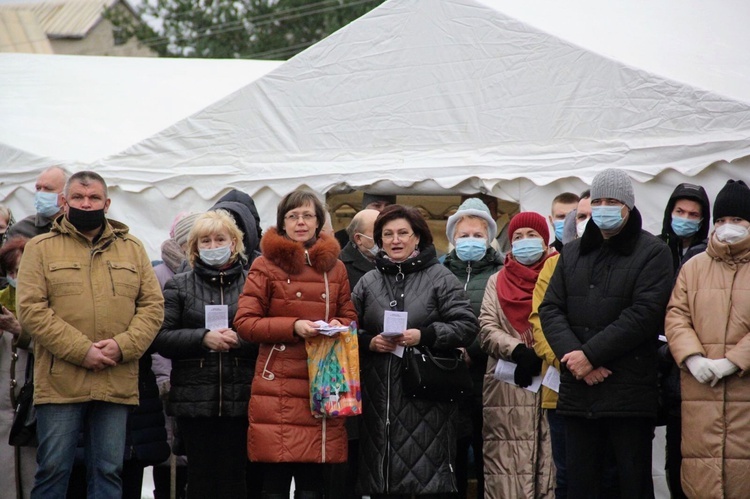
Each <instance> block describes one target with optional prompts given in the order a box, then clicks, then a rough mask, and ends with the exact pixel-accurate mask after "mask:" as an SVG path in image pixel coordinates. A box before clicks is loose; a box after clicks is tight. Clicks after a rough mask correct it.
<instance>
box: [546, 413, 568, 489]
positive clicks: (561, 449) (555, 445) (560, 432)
mask: <svg viewBox="0 0 750 499" xmlns="http://www.w3.org/2000/svg"><path fill="white" fill-rule="evenodd" d="M547 421H548V422H549V437H550V444H551V445H552V460H553V461H554V462H555V468H556V469H557V471H556V475H555V499H567V497H568V478H567V474H566V472H565V416H560V415H559V414H558V413H557V409H547Z"/></svg>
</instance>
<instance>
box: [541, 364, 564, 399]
mask: <svg viewBox="0 0 750 499" xmlns="http://www.w3.org/2000/svg"><path fill="white" fill-rule="evenodd" d="M542 384H543V385H544V386H546V387H547V388H549V389H550V390H553V391H554V392H555V393H560V371H558V370H557V369H556V368H555V366H549V368H547V374H545V375H544V379H543V380H542Z"/></svg>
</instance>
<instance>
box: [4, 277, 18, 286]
mask: <svg viewBox="0 0 750 499" xmlns="http://www.w3.org/2000/svg"><path fill="white" fill-rule="evenodd" d="M5 280H6V281H8V286H10V287H11V288H15V287H16V280H15V279H13V278H12V277H11V276H7V277H6V278H5Z"/></svg>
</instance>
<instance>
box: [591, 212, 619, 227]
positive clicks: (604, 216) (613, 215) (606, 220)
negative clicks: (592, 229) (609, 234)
mask: <svg viewBox="0 0 750 499" xmlns="http://www.w3.org/2000/svg"><path fill="white" fill-rule="evenodd" d="M591 218H593V219H594V223H595V224H596V226H597V227H599V228H600V229H602V230H615V229H617V228H619V227H620V226H621V225H622V222H623V221H624V219H623V218H622V206H592V207H591Z"/></svg>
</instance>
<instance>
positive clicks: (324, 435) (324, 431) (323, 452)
mask: <svg viewBox="0 0 750 499" xmlns="http://www.w3.org/2000/svg"><path fill="white" fill-rule="evenodd" d="M321 456H322V458H323V463H325V462H326V417H325V416H323V449H322V451H321Z"/></svg>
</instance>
